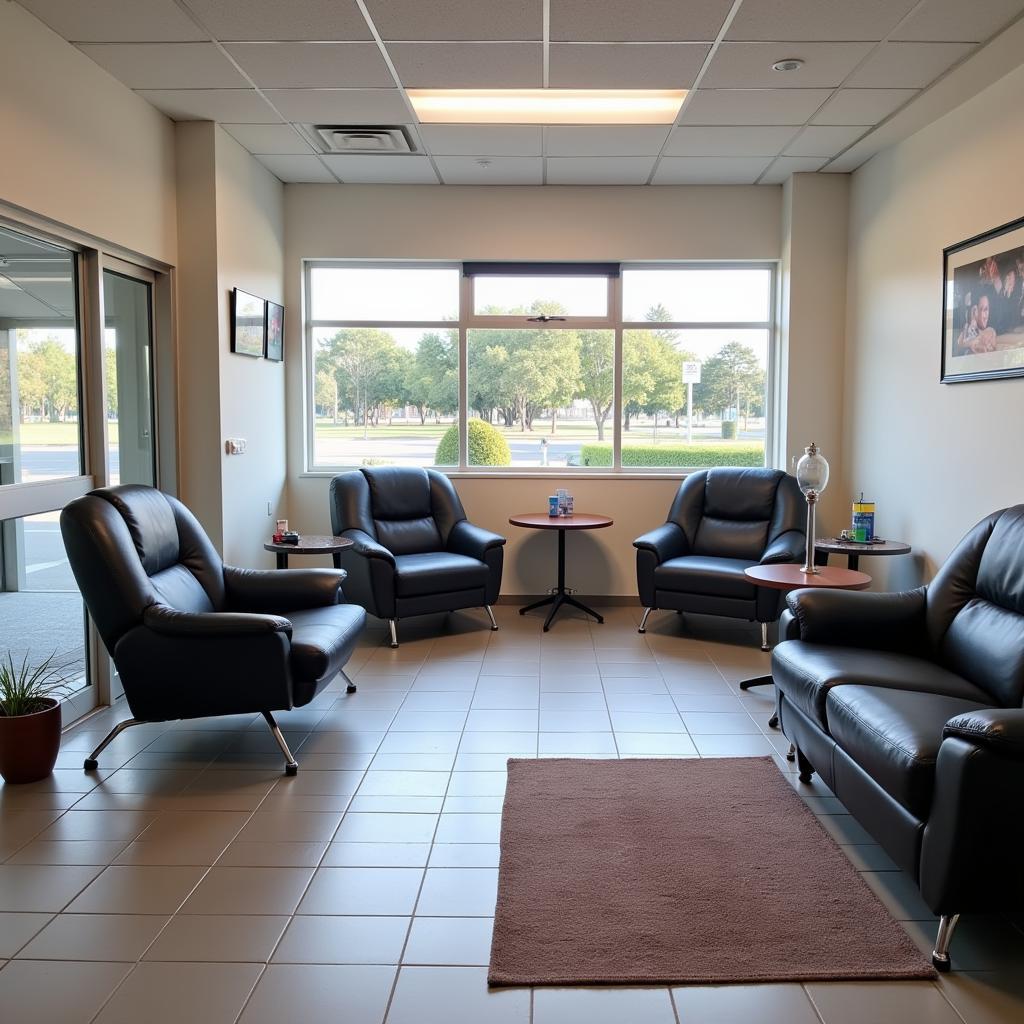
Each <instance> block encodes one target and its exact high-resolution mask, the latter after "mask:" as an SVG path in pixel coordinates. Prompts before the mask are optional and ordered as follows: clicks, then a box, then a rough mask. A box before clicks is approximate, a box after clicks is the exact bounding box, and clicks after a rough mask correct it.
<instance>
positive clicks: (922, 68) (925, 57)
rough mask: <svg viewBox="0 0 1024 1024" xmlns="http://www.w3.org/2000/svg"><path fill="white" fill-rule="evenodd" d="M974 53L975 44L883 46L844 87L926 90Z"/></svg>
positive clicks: (892, 44) (894, 44)
mask: <svg viewBox="0 0 1024 1024" xmlns="http://www.w3.org/2000/svg"><path fill="white" fill-rule="evenodd" d="M973 49H974V44H973V43H883V44H882V45H881V46H880V47H878V49H877V50H875V52H874V53H873V54H871V56H870V57H869V58H868V59H867V60H866V61H865V62H864V64H863V65H862V66H861V67H859V68H858V69H857V73H856V74H855V75H853V76H852V77H851V78H850V80H849V81H848V82H846V83H845V84H846V85H849V86H866V87H869V88H878V89H923V88H924V87H925V86H926V85H929V84H931V83H932V82H933V81H935V79H936V78H938V77H939V75H941V74H942V72H943V71H946V70H948V69H949V68H950V67H952V66H953V65H954V64H956V63H957V61H959V60H961V59H962V58H964V57H966V56H967V54H968V53H970V52H971V51H972V50H973Z"/></svg>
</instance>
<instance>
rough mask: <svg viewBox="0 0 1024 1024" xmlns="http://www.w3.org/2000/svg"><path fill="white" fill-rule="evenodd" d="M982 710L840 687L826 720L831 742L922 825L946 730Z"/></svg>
mask: <svg viewBox="0 0 1024 1024" xmlns="http://www.w3.org/2000/svg"><path fill="white" fill-rule="evenodd" d="M982 706H983V705H980V704H978V703H977V702H976V701H971V700H963V699H962V698H960V697H948V696H944V695H941V694H935V693H919V692H914V691H910V690H891V689H888V688H886V687H882V686H837V687H834V688H833V689H831V690H829V691H828V696H827V698H826V700H825V715H826V718H827V719H828V728H829V732H830V733H831V734H832V738H833V739H834V740H835V741H836V743H837V744H838V745H839V746H840V747H841V748H842V749H843V750H844V751H846V753H847V754H848V755H849V756H850V757H851V758H852V759H853V760H854V761H856V763H857V764H858V765H860V767H861V768H863V769H864V771H865V772H867V773H868V775H870V776H871V778H872V779H874V780H875V782H877V783H878V785H879V786H881V787H882V789H884V790H885V791H886V792H887V793H888V794H889V795H890V796H891V797H892V798H893V799H894V800H897V801H899V803H901V804H902V805H903V806H904V807H905V808H906V809H907V810H908V811H910V813H911V814H913V815H915V816H916V817H917V818H918V819H920V820H924V819H925V818H926V817H927V816H928V810H929V807H930V806H931V800H932V790H933V789H934V787H935V759H936V757H938V754H939V745H940V744H941V743H942V727H943V726H944V725H945V724H946V722H948V721H949V720H950V719H951V718H953V717H954V716H956V715H962V714H964V713H965V712H967V711H976V710H978V708H980V707H982Z"/></svg>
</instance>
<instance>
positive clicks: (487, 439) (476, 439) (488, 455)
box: [434, 419, 512, 466]
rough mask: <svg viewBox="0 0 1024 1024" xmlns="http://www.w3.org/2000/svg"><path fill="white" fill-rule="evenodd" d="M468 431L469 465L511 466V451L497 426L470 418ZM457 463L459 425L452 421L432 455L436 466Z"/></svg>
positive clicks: (454, 464)
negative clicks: (435, 452)
mask: <svg viewBox="0 0 1024 1024" xmlns="http://www.w3.org/2000/svg"><path fill="white" fill-rule="evenodd" d="M466 426H467V428H468V431H469V460H468V464H469V465H470V466H511V465H512V452H511V451H510V450H509V447H508V441H506V440H505V435H504V434H502V432H501V431H500V430H498V428H497V427H493V426H491V424H490V423H485V422H484V421H483V420H479V419H471V420H470V421H469V423H468V424H466ZM458 464H459V425H458V424H457V423H453V424H452V425H451V426H450V427H449V428H448V429H447V430H446V431H445V432H444V436H443V437H442V438H441V442H440V444H438V446H437V454H436V455H435V456H434V465H436V466H457V465H458Z"/></svg>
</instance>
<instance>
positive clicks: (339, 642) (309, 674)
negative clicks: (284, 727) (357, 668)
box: [283, 604, 366, 706]
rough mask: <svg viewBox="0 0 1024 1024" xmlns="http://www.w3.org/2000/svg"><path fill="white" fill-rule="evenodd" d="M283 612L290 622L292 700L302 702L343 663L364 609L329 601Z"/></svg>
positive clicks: (362, 621)
mask: <svg viewBox="0 0 1024 1024" xmlns="http://www.w3.org/2000/svg"><path fill="white" fill-rule="evenodd" d="M283 615H284V618H286V619H288V621H289V622H291V624H292V646H291V651H290V654H289V663H290V665H291V670H292V676H293V686H294V690H295V694H294V697H295V704H296V705H298V706H301V705H302V704H305V703H307V702H308V701H310V700H312V698H313V695H314V694H315V692H316V684H317V683H319V682H321V681H322V680H324V679H328V678H331V677H333V676H334V675H335V674H336V673H337V672H339V671H340V670H341V669H343V668H344V667H345V662H347V661H348V659H349V657H350V656H351V654H352V649H353V648H354V647H355V645H356V641H357V640H358V639H359V634H360V633H361V632H362V631H363V626H365V625H366V612H365V611H363V609H362V608H360V607H359V606H358V605H355V604H331V605H325V606H324V607H322V608H304V609H303V610H301V611H296V612H284V613H283ZM311 687H312V689H311V690H310V688H311ZM307 691H310V692H309V696H306V697H305V699H304V700H303V699H302V698H303V697H304V696H305V694H306V692H307Z"/></svg>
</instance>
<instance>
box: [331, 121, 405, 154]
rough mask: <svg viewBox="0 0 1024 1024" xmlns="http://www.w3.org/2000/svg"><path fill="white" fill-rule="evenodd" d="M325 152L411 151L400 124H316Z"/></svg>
mask: <svg viewBox="0 0 1024 1024" xmlns="http://www.w3.org/2000/svg"><path fill="white" fill-rule="evenodd" d="M315 131H316V134H317V136H318V137H319V139H320V141H321V142H322V143H323V145H324V152H325V153H411V152H413V145H412V142H411V140H410V139H409V136H408V134H407V133H406V130H405V129H404V128H403V127H401V126H400V125H398V126H394V125H392V126H390V127H388V126H385V127H378V126H372V127H371V126H368V125H355V126H349V125H335V124H326V125H319V124H318V125H316V126H315Z"/></svg>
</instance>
